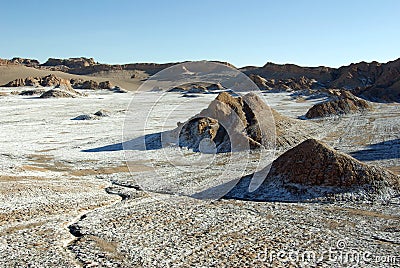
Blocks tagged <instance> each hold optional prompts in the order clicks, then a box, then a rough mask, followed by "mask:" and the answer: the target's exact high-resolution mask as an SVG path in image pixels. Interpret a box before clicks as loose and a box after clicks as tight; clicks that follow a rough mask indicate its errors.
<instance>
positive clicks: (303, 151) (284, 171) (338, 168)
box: [227, 139, 400, 201]
mask: <svg viewBox="0 0 400 268" xmlns="http://www.w3.org/2000/svg"><path fill="white" fill-rule="evenodd" d="M253 176H254V174H252V175H250V176H246V177H244V178H242V179H241V181H240V182H239V183H238V185H237V186H236V187H235V188H234V189H232V191H231V192H230V193H229V194H228V195H227V197H229V198H244V199H251V200H281V201H282V200H284V201H297V200H306V199H315V198H316V199H319V198H322V199H326V198H328V199H344V200H355V199H356V200H358V199H362V200H364V199H388V198H390V197H392V196H395V195H397V194H399V193H400V178H399V176H397V175H395V174H393V173H391V172H390V171H388V170H386V169H384V168H380V167H375V166H369V165H367V164H364V163H362V162H360V161H358V160H356V159H354V158H353V157H351V156H349V155H346V154H343V153H340V152H338V151H336V150H334V149H333V148H331V147H329V146H328V145H326V144H325V143H323V142H320V141H318V140H315V139H308V140H306V141H304V142H302V143H301V144H299V145H298V146H296V147H294V148H292V149H290V150H288V151H287V152H285V153H284V154H282V155H281V156H280V157H278V158H277V159H276V160H275V161H274V162H273V163H272V166H271V169H270V171H269V173H268V175H267V176H266V178H265V180H264V182H262V184H261V185H260V186H259V187H258V189H257V190H255V191H254V192H249V188H248V187H249V185H250V180H251V179H252V177H253Z"/></svg>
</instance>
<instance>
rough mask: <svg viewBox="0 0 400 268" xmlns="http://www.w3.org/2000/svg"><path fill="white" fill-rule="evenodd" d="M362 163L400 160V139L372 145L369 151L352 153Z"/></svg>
mask: <svg viewBox="0 0 400 268" xmlns="http://www.w3.org/2000/svg"><path fill="white" fill-rule="evenodd" d="M350 155H351V156H352V157H354V158H356V159H357V160H360V161H374V160H384V159H396V158H400V139H394V140H388V141H384V142H380V143H375V144H371V145H369V146H368V148H367V149H364V150H359V151H355V152H351V153H350Z"/></svg>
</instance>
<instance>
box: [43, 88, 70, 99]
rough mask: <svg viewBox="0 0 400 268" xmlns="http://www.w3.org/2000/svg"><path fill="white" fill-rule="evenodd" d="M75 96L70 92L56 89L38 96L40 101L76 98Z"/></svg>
mask: <svg viewBox="0 0 400 268" xmlns="http://www.w3.org/2000/svg"><path fill="white" fill-rule="evenodd" d="M76 97H77V95H75V94H72V93H70V92H67V91H63V90H57V89H50V90H48V91H46V92H45V93H43V94H42V95H40V98H42V99H48V98H76Z"/></svg>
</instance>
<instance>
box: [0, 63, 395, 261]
mask: <svg viewBox="0 0 400 268" xmlns="http://www.w3.org/2000/svg"><path fill="white" fill-rule="evenodd" d="M399 103H400V59H397V60H394V61H390V62H387V63H379V62H359V63H353V64H350V65H348V66H342V67H340V68H331V67H324V66H320V67H301V66H297V65H294V64H274V63H270V62H269V63H266V64H265V65H264V66H262V67H257V66H246V67H242V68H237V67H235V66H233V65H232V64H230V63H227V62H212V61H210V62H208V61H199V62H190V61H188V62H178V63H164V64H156V63H132V64H120V65H117V64H115V65H112V64H105V63H99V62H97V61H95V60H94V59H92V58H84V57H81V58H70V59H55V58H50V59H48V60H47V61H46V62H43V63H40V62H39V61H37V60H35V59H24V58H13V59H0V104H1V105H0V111H1V113H2V115H3V116H2V117H1V119H0V122H1V123H0V126H1V131H0V138H1V144H2V145H1V150H0V185H1V187H0V207H1V210H0V267H332V266H334V267H343V266H347V267H353V266H361V267H391V266H396V265H397V266H399V265H400V253H399V252H400V129H399V128H400V105H399Z"/></svg>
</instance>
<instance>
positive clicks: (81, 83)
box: [71, 79, 114, 90]
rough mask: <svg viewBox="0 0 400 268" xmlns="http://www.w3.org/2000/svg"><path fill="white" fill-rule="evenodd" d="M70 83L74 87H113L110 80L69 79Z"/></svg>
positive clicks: (93, 88) (94, 88)
mask: <svg viewBox="0 0 400 268" xmlns="http://www.w3.org/2000/svg"><path fill="white" fill-rule="evenodd" d="M71 85H72V87H73V88H75V89H92V90H96V89H113V88H114V86H113V85H112V84H111V82H110V81H103V82H100V83H99V82H97V81H94V80H83V79H71Z"/></svg>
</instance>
